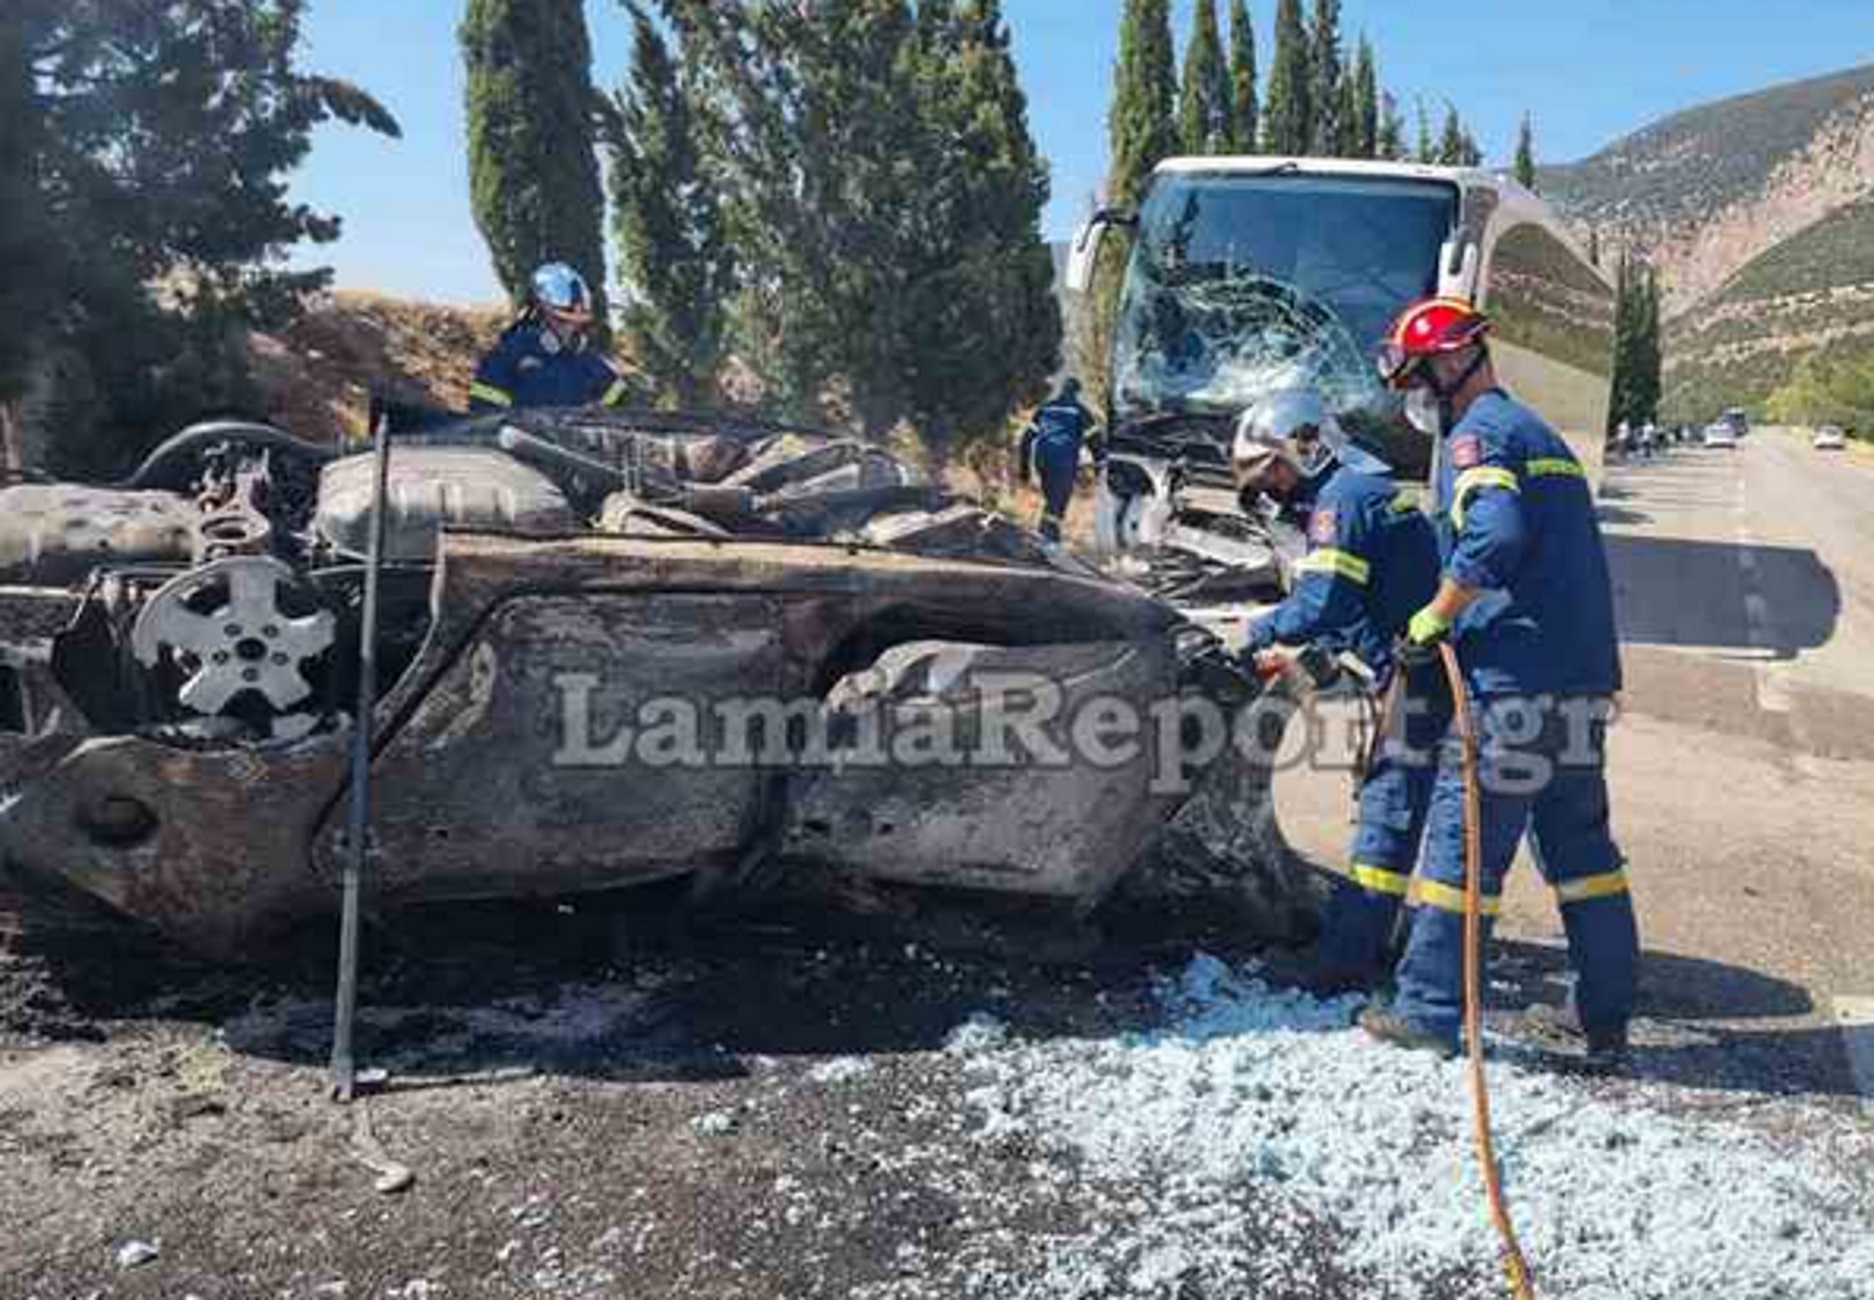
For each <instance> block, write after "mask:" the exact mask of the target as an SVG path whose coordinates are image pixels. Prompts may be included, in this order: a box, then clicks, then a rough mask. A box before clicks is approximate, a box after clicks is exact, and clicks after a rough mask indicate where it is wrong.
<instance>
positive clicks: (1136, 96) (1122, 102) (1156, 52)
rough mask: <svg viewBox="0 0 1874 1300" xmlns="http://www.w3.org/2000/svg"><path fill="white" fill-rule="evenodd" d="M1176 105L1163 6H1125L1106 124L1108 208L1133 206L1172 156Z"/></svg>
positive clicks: (1136, 0) (1141, 0)
mask: <svg viewBox="0 0 1874 1300" xmlns="http://www.w3.org/2000/svg"><path fill="white" fill-rule="evenodd" d="M1176 99H1177V75H1176V72H1175V70H1174V68H1173V65H1172V53H1171V13H1170V6H1169V3H1168V0H1126V12H1125V18H1124V20H1123V24H1122V26H1121V27H1120V29H1119V63H1118V66H1117V67H1116V68H1115V70H1114V86H1113V107H1112V112H1111V114H1110V115H1109V116H1108V118H1107V131H1108V135H1109V137H1110V142H1111V143H1110V148H1109V154H1110V158H1111V162H1110V164H1109V167H1110V170H1109V172H1108V175H1107V191H1108V197H1109V198H1110V199H1111V200H1112V201H1113V202H1115V203H1121V204H1126V205H1132V204H1136V203H1137V202H1138V201H1139V199H1140V197H1141V196H1142V195H1143V194H1144V193H1145V186H1146V183H1147V182H1148V181H1149V180H1150V179H1151V176H1152V168H1154V167H1156V166H1157V165H1158V163H1159V161H1160V160H1161V159H1163V158H1167V157H1169V156H1170V155H1171V154H1173V153H1175V152H1176V151H1177V147H1178V134H1177V129H1176V125H1175V119H1174V116H1173V105H1174V102H1175V101H1176Z"/></svg>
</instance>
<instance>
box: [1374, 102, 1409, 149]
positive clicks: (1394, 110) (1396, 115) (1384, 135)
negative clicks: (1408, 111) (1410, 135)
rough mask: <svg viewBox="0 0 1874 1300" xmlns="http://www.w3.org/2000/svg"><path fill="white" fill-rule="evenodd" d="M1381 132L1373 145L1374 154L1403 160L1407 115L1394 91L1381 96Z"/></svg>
mask: <svg viewBox="0 0 1874 1300" xmlns="http://www.w3.org/2000/svg"><path fill="white" fill-rule="evenodd" d="M1379 103H1380V107H1379V134H1378V136H1377V138H1376V141H1375V143H1374V147H1373V156H1374V157H1376V158H1383V159H1385V160H1386V161H1388V162H1403V161H1405V156H1406V144H1405V117H1404V116H1403V115H1402V114H1401V113H1400V112H1399V101H1398V100H1397V99H1396V98H1394V97H1393V95H1392V93H1391V92H1390V91H1389V92H1386V93H1383V94H1381V96H1380V101H1379Z"/></svg>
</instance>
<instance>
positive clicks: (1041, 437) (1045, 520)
mask: <svg viewBox="0 0 1874 1300" xmlns="http://www.w3.org/2000/svg"><path fill="white" fill-rule="evenodd" d="M1092 425H1093V413H1092V412H1091V411H1089V410H1087V408H1086V407H1085V406H1083V405H1081V402H1080V381H1079V380H1078V379H1073V378H1069V379H1067V380H1065V381H1064V382H1063V383H1062V384H1061V389H1060V392H1058V393H1056V394H1055V395H1054V397H1053V399H1052V400H1050V401H1049V402H1048V403H1047V404H1046V405H1045V406H1043V407H1042V408H1041V409H1040V410H1038V411H1036V412H1035V416H1034V419H1032V420H1030V421H1029V423H1028V427H1027V428H1026V429H1024V430H1023V431H1022V441H1021V447H1020V449H1019V450H1018V451H1017V452H1016V462H1017V464H1018V465H1019V467H1020V469H1019V472H1020V475H1021V480H1022V482H1024V483H1028V482H1031V481H1032V479H1033V478H1034V477H1035V476H1039V478H1040V479H1041V496H1042V499H1043V501H1044V503H1045V504H1044V505H1043V506H1042V509H1041V524H1040V530H1041V535H1042V536H1043V537H1045V538H1047V539H1048V540H1049V541H1051V542H1058V541H1060V540H1061V524H1062V521H1063V520H1065V519H1066V517H1067V505H1068V503H1069V502H1070V501H1072V500H1073V498H1074V480H1075V479H1076V478H1078V477H1079V475H1080V448H1081V446H1082V444H1084V443H1085V442H1086V438H1087V430H1088V429H1089V428H1091V427H1092Z"/></svg>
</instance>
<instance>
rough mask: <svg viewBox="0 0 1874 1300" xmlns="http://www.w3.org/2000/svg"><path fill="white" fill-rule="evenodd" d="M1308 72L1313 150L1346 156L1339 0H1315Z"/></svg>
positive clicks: (1346, 138) (1319, 152) (1343, 76)
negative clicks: (1312, 118)
mask: <svg viewBox="0 0 1874 1300" xmlns="http://www.w3.org/2000/svg"><path fill="white" fill-rule="evenodd" d="M1308 53H1309V73H1310V75H1311V76H1312V78H1313V82H1314V89H1313V93H1312V94H1311V95H1310V103H1311V104H1312V105H1313V109H1314V120H1313V123H1312V131H1311V133H1310V137H1309V138H1310V140H1311V141H1312V145H1311V147H1312V148H1313V150H1314V152H1315V153H1317V154H1321V155H1323V156H1325V157H1329V158H1334V157H1345V156H1346V155H1347V154H1349V153H1350V152H1351V150H1350V149H1349V147H1348V127H1349V125H1350V124H1349V123H1348V121H1347V118H1346V114H1345V112H1344V109H1345V107H1346V103H1345V89H1344V87H1343V86H1342V84H1341V83H1342V81H1343V80H1344V79H1345V70H1344V69H1343V67H1342V66H1341V64H1342V61H1341V48H1340V0H1314V22H1313V29H1312V31H1311V33H1310V35H1309V40H1308Z"/></svg>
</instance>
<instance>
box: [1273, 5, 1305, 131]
mask: <svg viewBox="0 0 1874 1300" xmlns="http://www.w3.org/2000/svg"><path fill="white" fill-rule="evenodd" d="M1313 62H1314V61H1313V58H1312V57H1311V55H1310V53H1309V48H1308V30H1307V28H1306V27H1304V26H1303V25H1302V16H1301V0H1279V3H1278V4H1277V5H1276V10H1275V59H1274V62H1273V63H1272V64H1271V65H1270V68H1269V92H1268V97H1267V98H1266V99H1265V100H1264V102H1263V108H1262V147H1263V152H1264V153H1272V154H1305V153H1307V152H1308V150H1309V149H1310V148H1311V147H1312V145H1313V142H1314V108H1313V94H1314V84H1313V76H1314V74H1313Z"/></svg>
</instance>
